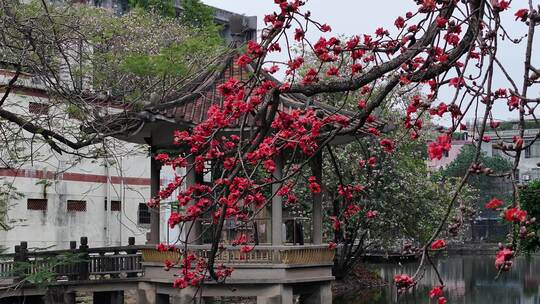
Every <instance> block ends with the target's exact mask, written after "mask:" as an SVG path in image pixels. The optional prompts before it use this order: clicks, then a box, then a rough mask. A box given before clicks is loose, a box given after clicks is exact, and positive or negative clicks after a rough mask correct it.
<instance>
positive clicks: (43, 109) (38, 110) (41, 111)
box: [28, 102, 49, 115]
mask: <svg viewBox="0 0 540 304" xmlns="http://www.w3.org/2000/svg"><path fill="white" fill-rule="evenodd" d="M28 112H30V113H32V114H37V115H47V114H49V105H48V104H44V103H39V102H30V103H29V104H28Z"/></svg>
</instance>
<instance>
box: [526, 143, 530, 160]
mask: <svg viewBox="0 0 540 304" xmlns="http://www.w3.org/2000/svg"><path fill="white" fill-rule="evenodd" d="M525 158H531V146H528V147H527V148H525Z"/></svg>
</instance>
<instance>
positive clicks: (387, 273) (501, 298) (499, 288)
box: [334, 255, 540, 304]
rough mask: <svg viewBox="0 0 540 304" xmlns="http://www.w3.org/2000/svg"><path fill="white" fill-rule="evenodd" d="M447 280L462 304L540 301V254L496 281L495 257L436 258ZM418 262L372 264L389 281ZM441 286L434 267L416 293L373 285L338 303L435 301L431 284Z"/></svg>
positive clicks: (450, 295) (450, 293)
mask: <svg viewBox="0 0 540 304" xmlns="http://www.w3.org/2000/svg"><path fill="white" fill-rule="evenodd" d="M436 265H437V268H438V269H439V271H440V273H441V275H442V277H443V279H444V282H445V289H444V290H445V296H446V298H447V299H448V303H449V304H451V303H460V304H461V303H463V304H498V303H503V304H529V303H531V304H533V303H534V304H539V303H540V257H532V258H529V259H527V258H525V257H519V258H516V260H515V261H514V265H513V266H512V269H511V270H510V271H509V272H507V273H503V274H502V275H501V277H499V279H497V280H495V277H496V275H497V270H496V268H495V265H494V256H485V255H484V256H448V257H443V258H439V259H438V260H437V261H436ZM416 266H417V264H416V263H406V264H403V265H399V264H372V265H370V266H369V268H370V269H372V270H373V271H376V272H377V273H379V274H380V276H381V277H382V278H383V279H384V280H385V281H386V282H392V280H393V277H394V275H396V274H401V273H406V274H411V275H412V274H413V273H414V271H415V270H416ZM434 285H439V283H438V281H437V277H436V274H435V272H434V271H433V269H429V270H427V271H426V272H425V275H424V278H423V279H422V281H421V282H419V284H418V286H417V287H416V289H415V291H414V292H411V293H409V294H407V295H402V296H400V297H399V298H398V297H397V294H396V289H395V287H394V286H393V284H388V286H384V287H381V288H373V289H369V290H366V291H362V292H360V293H358V294H355V295H350V296H347V297H343V298H339V299H336V300H335V301H334V303H335V304H367V303H370V304H388V303H420V304H427V303H436V301H435V300H431V302H430V301H429V298H428V296H427V294H428V292H429V290H430V289H431V287H432V286H434Z"/></svg>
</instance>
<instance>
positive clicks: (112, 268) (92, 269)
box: [0, 237, 143, 282]
mask: <svg viewBox="0 0 540 304" xmlns="http://www.w3.org/2000/svg"><path fill="white" fill-rule="evenodd" d="M134 243H135V238H129V245H128V246H117V247H102V248H89V247H88V239H87V238H86V237H82V238H81V243H80V246H79V248H77V247H76V243H75V242H70V249H67V250H52V251H29V250H28V248H27V243H26V242H21V244H20V245H17V246H15V253H13V254H3V255H0V281H2V280H14V281H24V280H26V281H29V282H35V281H39V280H46V281H80V280H103V279H111V278H134V277H138V276H139V275H142V272H143V268H142V255H141V252H140V249H141V248H142V247H141V246H135V245H134Z"/></svg>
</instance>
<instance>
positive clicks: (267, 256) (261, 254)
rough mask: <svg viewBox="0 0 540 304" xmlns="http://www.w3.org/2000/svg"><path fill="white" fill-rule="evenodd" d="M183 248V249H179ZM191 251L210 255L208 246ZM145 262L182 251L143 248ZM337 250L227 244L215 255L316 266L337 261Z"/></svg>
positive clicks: (234, 260)
mask: <svg viewBox="0 0 540 304" xmlns="http://www.w3.org/2000/svg"><path fill="white" fill-rule="evenodd" d="M179 249H180V250H181V249H183V248H179ZM188 252H190V253H193V254H195V255H196V256H198V257H203V258H206V257H208V255H209V254H210V246H209V245H190V246H188ZM142 255H143V260H144V261H145V262H160V263H163V262H165V260H169V261H173V262H174V261H178V260H179V259H180V258H181V253H180V252H179V251H174V250H172V251H165V252H160V251H158V250H156V249H155V248H150V247H147V248H143V249H142ZM334 255H335V250H334V249H330V248H328V246H326V245H302V246H255V247H254V248H253V250H252V251H250V252H246V253H245V252H241V251H240V247H233V246H226V248H225V250H222V251H221V252H220V253H219V254H218V256H217V257H216V262H218V263H224V264H286V265H314V264H330V263H332V262H333V260H334Z"/></svg>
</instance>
